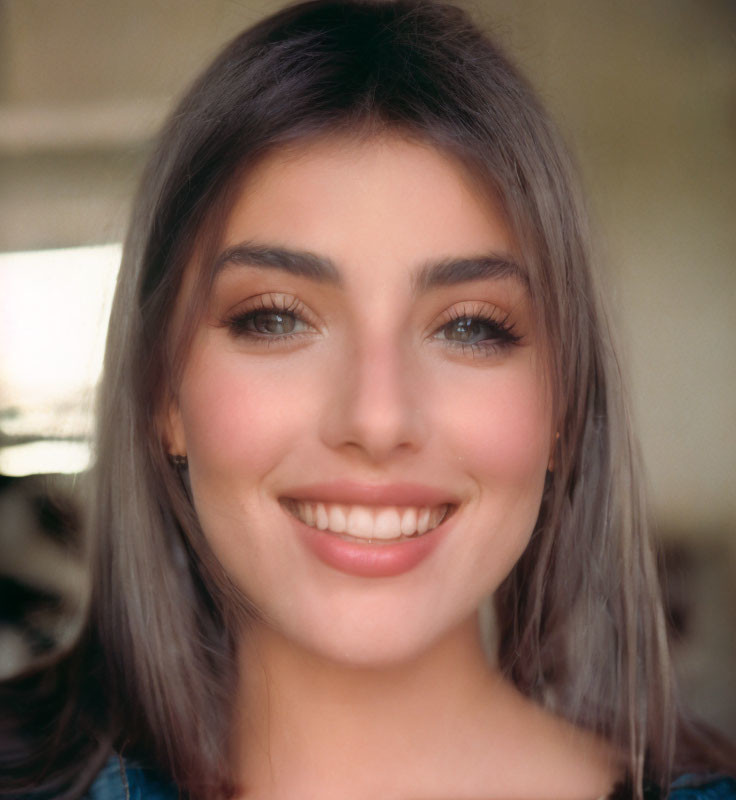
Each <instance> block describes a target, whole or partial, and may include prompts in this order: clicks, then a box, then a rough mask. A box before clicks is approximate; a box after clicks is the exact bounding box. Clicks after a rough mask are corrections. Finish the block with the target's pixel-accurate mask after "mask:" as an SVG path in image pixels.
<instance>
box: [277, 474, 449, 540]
mask: <svg viewBox="0 0 736 800" xmlns="http://www.w3.org/2000/svg"><path fill="white" fill-rule="evenodd" d="M284 497H289V498H291V499H293V500H309V501H312V502H315V503H318V502H320V501H321V502H323V503H343V504H344V505H365V506H369V505H376V506H439V505H442V504H444V503H448V504H451V505H459V502H460V501H459V500H458V498H457V497H455V496H453V495H450V494H448V492H447V491H446V490H444V489H436V488H433V487H431V486H424V485H422V484H418V483H386V484H371V483H359V482H357V481H349V480H337V481H329V482H327V483H312V484H309V485H307V486H300V487H297V488H295V489H289V491H288V492H286V493H284ZM361 546H362V545H361Z"/></svg>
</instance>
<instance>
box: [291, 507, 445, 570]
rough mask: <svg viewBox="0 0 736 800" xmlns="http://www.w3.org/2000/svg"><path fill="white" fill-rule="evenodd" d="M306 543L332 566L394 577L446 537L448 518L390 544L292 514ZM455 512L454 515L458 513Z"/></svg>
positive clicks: (424, 555) (411, 567) (428, 554)
mask: <svg viewBox="0 0 736 800" xmlns="http://www.w3.org/2000/svg"><path fill="white" fill-rule="evenodd" d="M286 513H288V512H286ZM289 516H290V517H291V519H292V520H293V521H294V524H295V526H296V528H297V531H298V533H299V536H300V538H301V540H302V541H303V542H304V544H305V545H306V547H307V548H308V549H309V550H310V551H311V552H312V553H313V554H314V555H315V556H317V558H318V559H319V560H320V561H321V562H322V563H323V564H327V566H328V567H333V568H334V569H337V570H339V571H340V572H345V573H347V574H348V575H357V576H359V577H361V578H391V577H393V576H394V575H402V574H403V573H405V572H409V571H410V570H412V569H414V567H416V566H418V565H419V564H421V562H422V561H424V560H425V559H426V558H428V557H429V556H430V555H431V554H432V553H433V552H434V550H435V548H436V547H437V546H438V545H439V543H440V542H441V541H442V539H443V538H444V535H445V533H446V532H447V530H448V527H447V524H448V522H449V519H448V520H445V522H443V523H442V524H440V525H438V526H437V527H436V528H434V529H433V530H431V531H429V532H428V533H424V534H422V535H421V536H416V537H414V538H412V539H404V541H401V542H396V544H386V543H381V542H366V543H365V544H362V543H358V542H350V541H347V540H346V539H341V538H340V537H339V536H337V535H336V534H334V533H330V532H329V531H321V530H319V529H317V528H312V527H310V526H309V525H305V524H304V523H303V522H301V520H298V519H297V518H296V517H294V516H292V515H291V514H289ZM454 516H455V515H454V513H453V514H452V515H451V516H450V519H452V517H454Z"/></svg>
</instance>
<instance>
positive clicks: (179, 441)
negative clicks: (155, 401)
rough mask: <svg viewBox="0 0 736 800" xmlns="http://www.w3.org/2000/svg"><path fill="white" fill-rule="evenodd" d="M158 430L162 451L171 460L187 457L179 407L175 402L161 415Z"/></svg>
mask: <svg viewBox="0 0 736 800" xmlns="http://www.w3.org/2000/svg"><path fill="white" fill-rule="evenodd" d="M159 429H160V431H161V441H162V443H163V446H164V449H165V450H166V452H167V453H168V454H169V458H170V459H172V461H173V460H174V459H184V460H186V457H187V441H186V436H185V435H184V424H183V422H182V418H181V411H180V410H179V405H178V403H176V402H175V401H172V402H171V403H170V404H169V407H168V409H167V410H166V412H165V413H164V414H162V415H161V419H160V423H159Z"/></svg>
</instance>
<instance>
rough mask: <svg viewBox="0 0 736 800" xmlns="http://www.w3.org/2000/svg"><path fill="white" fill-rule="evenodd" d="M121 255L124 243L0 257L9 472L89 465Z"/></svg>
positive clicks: (0, 364) (0, 464)
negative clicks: (96, 394) (95, 393)
mask: <svg viewBox="0 0 736 800" xmlns="http://www.w3.org/2000/svg"><path fill="white" fill-rule="evenodd" d="M120 255H121V246H120V245H119V244H109V245H102V246H98V247H73V248H65V249H63V250H41V251H36V252H24V253H0V343H1V345H0V473H5V474H30V473H34V472H72V471H78V469H79V468H80V464H81V465H82V468H83V467H84V466H85V465H86V462H87V460H88V459H89V450H88V446H87V444H86V442H87V441H88V437H89V434H90V431H91V407H92V399H93V390H94V387H95V385H96V383H97V380H98V378H99V374H100V370H101V367H102V356H103V352H104V344H105V332H106V329H107V321H108V318H109V316H110V304H111V302H112V295H113V291H114V286H115V278H116V276H117V271H118V266H119V264H120ZM42 440H52V441H42ZM53 440H56V441H53ZM3 445H4V446H3ZM40 445H48V446H40ZM21 447H23V448H25V449H24V450H21V449H19V448H21ZM11 451H12V452H11ZM60 453H66V456H64V455H60Z"/></svg>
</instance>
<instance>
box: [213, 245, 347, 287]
mask: <svg viewBox="0 0 736 800" xmlns="http://www.w3.org/2000/svg"><path fill="white" fill-rule="evenodd" d="M233 264H236V265H241V266H253V267H267V268H271V269H278V270H282V271H283V272H288V273H290V274H291V275H298V276H299V277H301V278H309V279H310V280H313V281H318V282H319V283H330V284H333V285H335V286H341V285H342V278H341V276H340V272H339V271H338V269H337V267H336V266H335V265H334V264H333V262H332V261H331V260H330V259H329V258H327V257H325V256H318V255H315V254H314V253H309V252H307V251H305V250H288V249H286V248H283V247H271V246H269V245H258V244H251V243H249V242H242V243H241V244H236V245H234V246H233V247H228V248H227V250H225V251H224V252H222V253H221V254H220V255H219V256H218V257H217V260H216V261H215V269H214V274H215V276H216V275H217V274H218V273H219V272H220V271H221V270H222V269H224V268H225V267H227V266H230V265H233Z"/></svg>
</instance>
